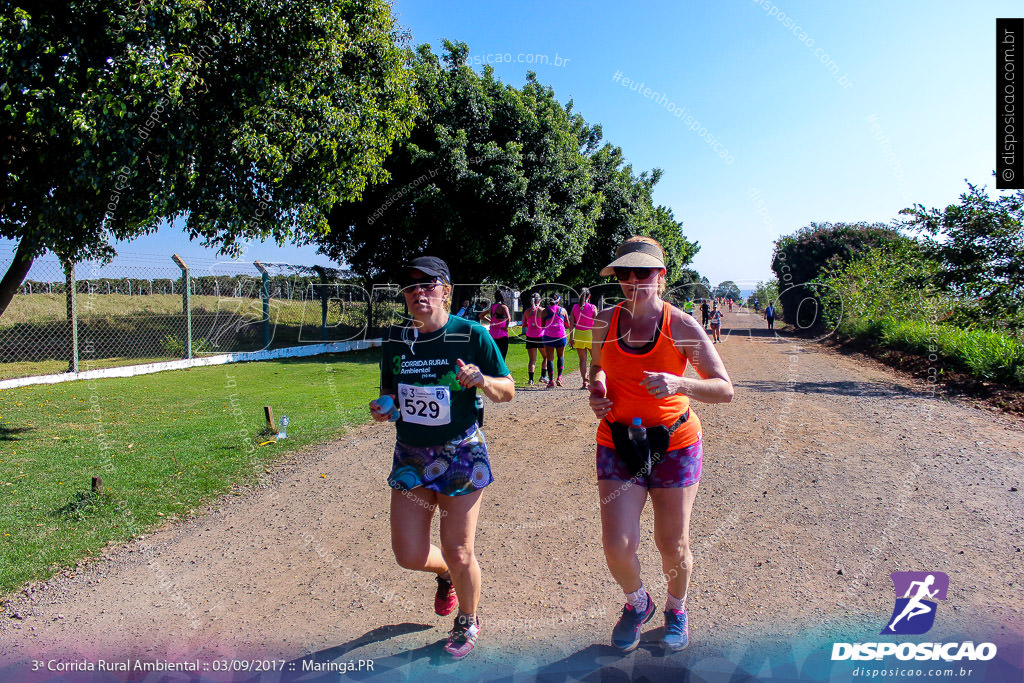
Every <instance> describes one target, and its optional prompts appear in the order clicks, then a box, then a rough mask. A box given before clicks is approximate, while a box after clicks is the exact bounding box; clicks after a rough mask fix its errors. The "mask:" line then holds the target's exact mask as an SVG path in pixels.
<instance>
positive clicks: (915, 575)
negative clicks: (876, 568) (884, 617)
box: [882, 572, 949, 636]
mask: <svg viewBox="0 0 1024 683" xmlns="http://www.w3.org/2000/svg"><path fill="white" fill-rule="evenodd" d="M889 576H891V577H892V584H893V587H894V588H895V589H896V606H895V607H893V610H892V616H891V617H889V625H888V626H886V627H885V628H884V629H882V634H889V633H897V634H899V635H904V636H910V635H920V634H922V633H927V632H928V631H929V630H931V627H932V625H933V624H934V623H935V612H936V611H937V609H938V605H937V604H936V603H935V602H934V601H935V600H945V599H946V591H947V590H948V589H949V577H948V576H946V575H945V574H944V573H943V572H893V573H892V574H890V575H889ZM900 596H903V597H900Z"/></svg>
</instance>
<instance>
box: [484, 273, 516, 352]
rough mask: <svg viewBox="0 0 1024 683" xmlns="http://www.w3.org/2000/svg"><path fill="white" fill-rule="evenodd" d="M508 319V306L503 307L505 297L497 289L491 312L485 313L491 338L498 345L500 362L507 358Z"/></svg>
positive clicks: (509, 315) (509, 314)
mask: <svg viewBox="0 0 1024 683" xmlns="http://www.w3.org/2000/svg"><path fill="white" fill-rule="evenodd" d="M510 317H511V313H509V310H508V306H506V305H505V295H504V294H502V293H501V290H500V289H499V290H498V291H497V292H496V293H495V294H494V303H493V304H491V310H490V311H488V313H487V322H488V323H489V325H488V330H489V331H490V333H491V337H492V338H493V339H494V341H495V343H496V344H497V345H498V350H499V351H501V358H502V360H504V359H505V358H506V357H507V356H508V321H509V318H510Z"/></svg>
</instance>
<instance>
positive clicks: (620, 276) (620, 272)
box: [615, 266, 657, 280]
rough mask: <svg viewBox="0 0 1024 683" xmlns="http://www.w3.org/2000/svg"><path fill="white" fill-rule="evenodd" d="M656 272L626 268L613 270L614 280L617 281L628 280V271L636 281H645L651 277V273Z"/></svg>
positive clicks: (647, 269)
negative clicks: (634, 276)
mask: <svg viewBox="0 0 1024 683" xmlns="http://www.w3.org/2000/svg"><path fill="white" fill-rule="evenodd" d="M652 270H657V268H631V267H629V266H626V267H624V268H620V267H617V268H615V278H616V279H617V280H628V279H629V273H630V271H632V272H633V274H634V275H636V279H637V280H646V279H647V278H649V277H650V276H651V271H652Z"/></svg>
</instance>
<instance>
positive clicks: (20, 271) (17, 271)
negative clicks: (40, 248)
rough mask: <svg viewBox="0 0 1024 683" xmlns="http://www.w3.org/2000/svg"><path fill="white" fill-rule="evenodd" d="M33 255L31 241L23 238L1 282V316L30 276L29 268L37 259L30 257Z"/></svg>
mask: <svg viewBox="0 0 1024 683" xmlns="http://www.w3.org/2000/svg"><path fill="white" fill-rule="evenodd" d="M31 253H32V247H31V246H29V240H26V239H24V238H22V240H21V242H19V243H18V250H17V251H16V252H14V260H13V261H12V262H11V265H10V267H9V268H8V269H7V272H6V273H5V274H4V277H3V279H2V280H0V316H3V314H4V311H6V310H7V306H9V305H10V303H11V300H12V299H13V298H14V295H15V293H16V292H17V291H18V287H20V286H21V283H22V282H23V281H24V280H25V276H26V275H28V270H29V268H31V267H32V262H33V261H34V260H35V258H34V257H33V256H30V254H31Z"/></svg>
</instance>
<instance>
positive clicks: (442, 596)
mask: <svg viewBox="0 0 1024 683" xmlns="http://www.w3.org/2000/svg"><path fill="white" fill-rule="evenodd" d="M458 606H459V596H458V595H456V594H455V586H453V585H452V582H451V581H445V580H444V579H442V578H441V577H440V576H438V577H437V592H436V593H434V614H438V615H440V616H442V617H446V616H448V615H449V614H451V613H452V610H454V609H455V608H456V607H458Z"/></svg>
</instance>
